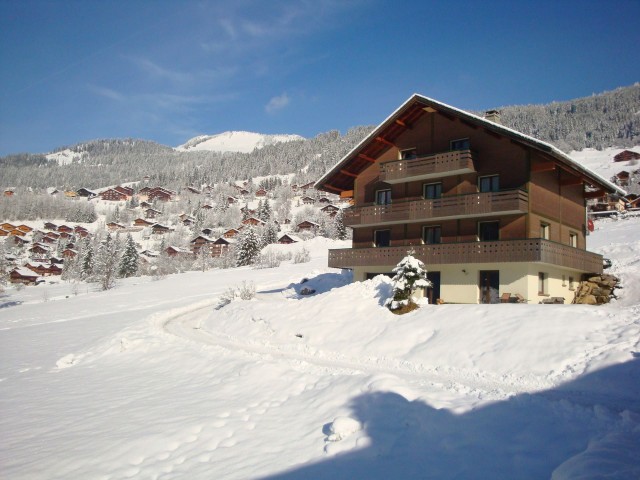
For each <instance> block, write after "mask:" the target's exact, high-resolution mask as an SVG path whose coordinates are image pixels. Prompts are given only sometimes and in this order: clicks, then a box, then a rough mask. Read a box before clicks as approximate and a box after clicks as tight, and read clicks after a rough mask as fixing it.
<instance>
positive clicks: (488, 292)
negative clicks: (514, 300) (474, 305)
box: [479, 270, 500, 303]
mask: <svg viewBox="0 0 640 480" xmlns="http://www.w3.org/2000/svg"><path fill="white" fill-rule="evenodd" d="M479 286H480V303H500V294H499V290H500V272H499V271H498V270H480V285H479Z"/></svg>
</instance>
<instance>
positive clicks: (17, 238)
mask: <svg viewBox="0 0 640 480" xmlns="http://www.w3.org/2000/svg"><path fill="white" fill-rule="evenodd" d="M16 232H20V230H12V231H11V232H9V237H8V238H7V240H6V242H7V244H9V245H11V244H13V245H14V246H16V247H25V246H27V245H28V244H29V243H31V242H30V241H29V240H27V239H26V238H24V237H22V236H21V235H20V234H19V233H16Z"/></svg>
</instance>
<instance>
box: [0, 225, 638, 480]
mask: <svg viewBox="0 0 640 480" xmlns="http://www.w3.org/2000/svg"><path fill="white" fill-rule="evenodd" d="M305 244H306V248H308V249H309V250H310V252H311V256H312V259H311V261H310V262H309V263H302V264H291V263H289V262H285V263H283V264H282V265H281V266H280V267H279V268H273V269H264V270H255V269H251V268H248V267H243V268H236V269H230V270H211V271H208V272H204V273H203V272H190V273H184V274H180V275H174V276H169V277H167V278H165V279H162V280H158V281H152V280H150V279H148V278H131V279H126V280H122V281H120V283H119V284H118V286H117V288H115V289H114V290H111V291H107V292H100V291H96V290H95V287H93V286H87V285H82V286H81V287H80V288H79V289H78V288H73V286H71V285H69V284H65V283H59V284H57V285H46V286H38V287H30V288H25V289H23V290H21V291H16V290H13V289H10V290H8V292H7V293H6V294H4V296H2V297H0V307H1V308H0V402H1V412H2V415H1V416H0V438H2V441H1V442H0V465H1V467H0V471H2V475H1V476H2V477H3V478H11V479H34V478H37V479H40V478H46V479H70V478H82V479H93V478H96V479H97V478H100V479H122V478H144V479H169V478H171V479H173V478H189V479H212V478H216V479H217V478H220V479H222V478H224V479H246V478H274V479H311V478H312V479H318V478H331V479H337V478H350V479H355V478H373V479H389V478H437V479H449V478H457V479H460V478H464V479H469V478H477V479H486V478H518V479H526V478H531V479H539V478H549V477H553V478H556V479H565V478H580V479H585V478H605V477H606V478H619V479H622V478H639V477H640V341H639V337H640V287H639V286H638V285H639V282H640V257H639V256H638V253H637V252H638V251H639V249H640V218H638V217H631V218H626V219H618V220H615V219H604V220H598V221H597V222H596V231H595V232H594V234H593V235H592V236H591V237H589V248H590V249H591V250H595V251H598V252H601V253H603V254H605V255H606V256H607V257H609V258H611V259H612V261H613V266H612V267H611V270H612V272H613V273H614V274H616V275H618V276H619V277H620V278H621V279H622V282H623V286H624V288H623V289H621V290H619V299H618V300H616V301H614V302H613V303H611V304H609V305H606V306H601V307H590V306H577V305H519V304H503V305H441V306H423V307H422V308H420V309H419V310H417V311H414V312H411V313H409V314H406V315H404V316H395V315H393V314H391V313H390V312H389V311H388V310H387V309H386V308H384V307H383V306H382V304H383V302H384V299H385V298H386V296H387V295H389V293H390V284H389V281H388V280H385V279H382V278H376V279H373V280H369V281H367V282H363V283H356V284H351V283H349V281H350V277H349V274H348V273H345V272H341V271H339V270H333V269H329V268H327V267H326V263H327V248H339V247H342V246H345V245H346V244H347V242H331V241H328V240H324V239H321V238H316V239H314V240H311V241H308V242H305ZM271 248H277V249H281V250H286V249H290V250H292V251H294V252H295V251H296V250H299V249H300V248H301V246H300V245H299V244H298V245H295V244H294V245H290V246H272V247H271ZM427 267H428V266H427ZM243 282H255V286H256V290H257V294H256V297H255V298H254V299H252V300H248V301H244V300H240V299H236V300H233V301H231V302H225V301H224V297H225V292H227V291H228V290H229V288H231V287H240V286H242V285H243ZM245 285H246V284H245ZM305 287H307V288H309V289H313V290H315V293H314V294H312V295H308V296H305V295H301V290H302V289H303V288H305Z"/></svg>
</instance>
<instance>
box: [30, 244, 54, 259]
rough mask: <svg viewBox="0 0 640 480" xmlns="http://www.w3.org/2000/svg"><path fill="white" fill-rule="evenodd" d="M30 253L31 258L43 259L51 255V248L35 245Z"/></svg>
mask: <svg viewBox="0 0 640 480" xmlns="http://www.w3.org/2000/svg"><path fill="white" fill-rule="evenodd" d="M28 252H29V256H30V257H31V258H34V259H35V258H37V259H43V258H46V257H48V256H49V255H51V247H49V246H48V245H45V244H42V243H34V244H33V245H32V246H31V247H30V248H29V249H28Z"/></svg>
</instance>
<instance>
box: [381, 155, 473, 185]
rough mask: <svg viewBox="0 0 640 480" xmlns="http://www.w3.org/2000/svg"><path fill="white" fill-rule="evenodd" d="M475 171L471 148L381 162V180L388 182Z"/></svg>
mask: <svg viewBox="0 0 640 480" xmlns="http://www.w3.org/2000/svg"><path fill="white" fill-rule="evenodd" d="M475 171H476V170H475V167H474V166H473V158H472V155H471V150H456V151H451V152H444V153H436V154H433V155H428V156H426V157H419V158H411V159H408V160H393V161H391V162H384V163H381V164H380V180H382V181H383V182H387V183H400V182H408V181H412V180H426V179H429V178H437V177H447V176H450V175H461V174H464V173H473V172H475Z"/></svg>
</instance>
